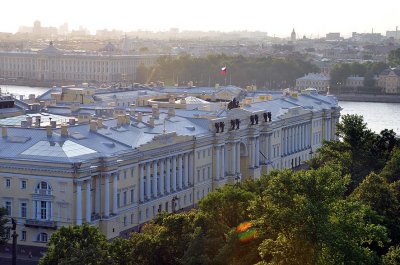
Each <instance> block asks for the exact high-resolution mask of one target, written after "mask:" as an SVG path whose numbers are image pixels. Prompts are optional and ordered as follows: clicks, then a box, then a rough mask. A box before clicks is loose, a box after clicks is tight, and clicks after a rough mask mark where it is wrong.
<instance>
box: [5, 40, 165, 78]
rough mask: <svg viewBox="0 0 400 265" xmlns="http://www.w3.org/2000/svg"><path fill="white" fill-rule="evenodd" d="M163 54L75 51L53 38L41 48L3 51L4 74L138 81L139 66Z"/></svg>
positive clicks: (8, 75)
mask: <svg viewBox="0 0 400 265" xmlns="http://www.w3.org/2000/svg"><path fill="white" fill-rule="evenodd" d="M158 57H159V55H119V54H113V53H107V52H104V53H92V54H90V53H72V52H65V51H61V50H59V49H57V48H56V47H55V46H54V45H53V43H52V42H50V45H49V46H48V47H47V48H45V49H43V50H40V51H38V52H0V78H15V79H17V80H27V81H40V82H56V81H57V82H68V81H69V82H74V83H75V82H94V81H95V82H103V83H111V82H119V81H123V80H126V81H132V82H134V81H135V78H136V69H137V67H138V66H139V65H141V64H143V65H145V66H146V67H149V66H152V65H154V64H155V63H156V61H157V59H158Z"/></svg>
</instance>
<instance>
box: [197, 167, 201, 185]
mask: <svg viewBox="0 0 400 265" xmlns="http://www.w3.org/2000/svg"><path fill="white" fill-rule="evenodd" d="M199 182H200V169H198V170H197V183H199Z"/></svg>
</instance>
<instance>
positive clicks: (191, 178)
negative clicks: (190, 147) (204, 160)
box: [189, 152, 194, 186]
mask: <svg viewBox="0 0 400 265" xmlns="http://www.w3.org/2000/svg"><path fill="white" fill-rule="evenodd" d="M193 170H194V153H192V152H190V153H189V186H192V185H193V183H194V179H193Z"/></svg>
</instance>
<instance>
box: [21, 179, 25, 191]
mask: <svg viewBox="0 0 400 265" xmlns="http://www.w3.org/2000/svg"><path fill="white" fill-rule="evenodd" d="M21 189H23V190H25V189H26V180H21Z"/></svg>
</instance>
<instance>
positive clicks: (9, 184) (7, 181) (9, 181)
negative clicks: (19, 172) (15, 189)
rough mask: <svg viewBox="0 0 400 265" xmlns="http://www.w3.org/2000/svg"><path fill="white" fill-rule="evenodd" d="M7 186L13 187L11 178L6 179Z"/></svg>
mask: <svg viewBox="0 0 400 265" xmlns="http://www.w3.org/2000/svg"><path fill="white" fill-rule="evenodd" d="M6 188H7V189H9V188H11V179H6Z"/></svg>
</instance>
